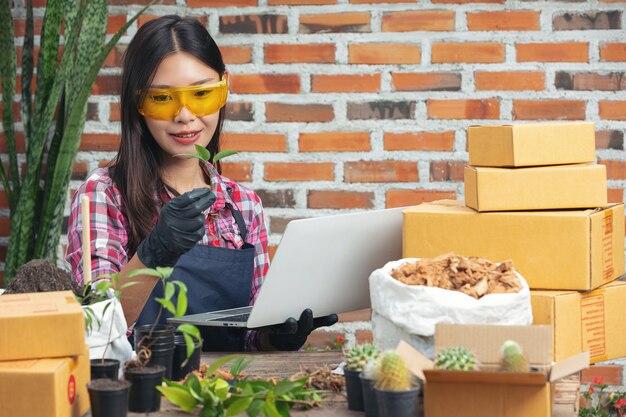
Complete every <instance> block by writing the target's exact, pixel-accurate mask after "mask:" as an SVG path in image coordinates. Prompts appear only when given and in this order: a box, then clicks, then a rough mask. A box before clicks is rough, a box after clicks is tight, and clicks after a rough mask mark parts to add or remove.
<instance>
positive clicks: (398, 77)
mask: <svg viewBox="0 0 626 417" xmlns="http://www.w3.org/2000/svg"><path fill="white" fill-rule="evenodd" d="M391 81H392V83H393V87H394V89H395V90H396V91H460V90H461V74H457V73H453V72H426V73H414V72H404V73H403V72H392V73H391Z"/></svg>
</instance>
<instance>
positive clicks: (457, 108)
mask: <svg viewBox="0 0 626 417" xmlns="http://www.w3.org/2000/svg"><path fill="white" fill-rule="evenodd" d="M427 104H428V117H429V118H433V119H499V118H500V101H499V100H498V99H495V98H493V99H484V100H428V102H427Z"/></svg>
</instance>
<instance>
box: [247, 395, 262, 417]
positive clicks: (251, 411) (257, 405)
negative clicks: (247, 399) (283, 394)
mask: <svg viewBox="0 0 626 417" xmlns="http://www.w3.org/2000/svg"><path fill="white" fill-rule="evenodd" d="M261 407H263V400H262V399H260V398H257V399H254V400H253V401H252V404H250V406H249V407H248V409H247V410H246V413H247V414H248V416H250V417H256V416H258V415H259V413H261Z"/></svg>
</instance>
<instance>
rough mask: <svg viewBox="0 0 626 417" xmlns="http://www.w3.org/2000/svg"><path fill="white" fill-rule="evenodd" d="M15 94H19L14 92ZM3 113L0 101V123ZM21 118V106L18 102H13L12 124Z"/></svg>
mask: <svg viewBox="0 0 626 417" xmlns="http://www.w3.org/2000/svg"><path fill="white" fill-rule="evenodd" d="M18 78H19V77H18ZM18 85H19V84H18ZM0 93H1V91H0ZM16 93H17V94H19V93H20V91H17V90H16ZM3 112H4V105H3V104H2V101H0V122H1V121H2V119H3V117H4V116H3V115H2V113H3ZM21 118H22V113H21V105H20V103H18V102H13V121H14V122H19V121H20V120H21Z"/></svg>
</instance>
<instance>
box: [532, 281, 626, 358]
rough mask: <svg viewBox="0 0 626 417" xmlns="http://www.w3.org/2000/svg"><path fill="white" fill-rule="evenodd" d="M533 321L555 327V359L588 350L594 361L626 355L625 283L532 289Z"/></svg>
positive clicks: (615, 282)
mask: <svg viewBox="0 0 626 417" xmlns="http://www.w3.org/2000/svg"><path fill="white" fill-rule="evenodd" d="M531 303H532V308H533V323H534V324H547V325H550V326H551V327H552V332H553V337H554V340H553V346H554V351H553V355H552V358H553V359H554V360H556V361H559V360H562V359H563V358H566V357H568V356H571V355H574V354H576V353H579V352H583V351H589V354H590V358H591V363H596V362H600V361H605V360H609V359H615V358H620V357H622V356H626V327H624V323H626V310H625V309H624V306H625V305H626V282H622V281H614V282H612V283H610V284H607V285H604V286H602V287H600V288H598V289H597V290H595V291H591V292H587V293H580V292H573V291H531Z"/></svg>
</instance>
